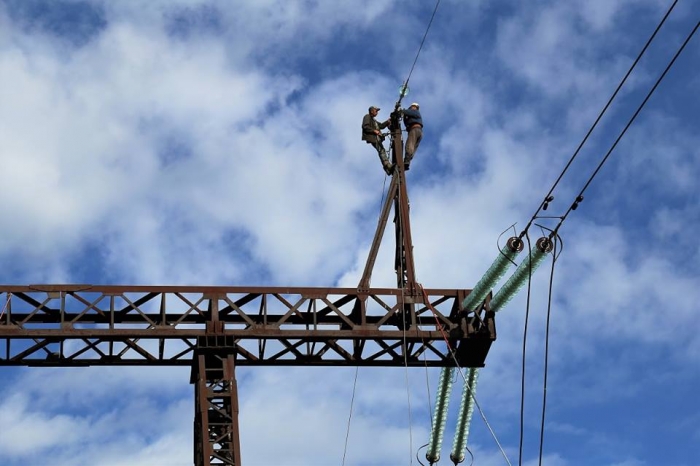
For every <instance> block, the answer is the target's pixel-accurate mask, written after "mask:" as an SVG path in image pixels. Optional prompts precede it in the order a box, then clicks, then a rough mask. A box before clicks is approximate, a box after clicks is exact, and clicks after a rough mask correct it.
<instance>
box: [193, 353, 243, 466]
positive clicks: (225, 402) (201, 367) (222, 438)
mask: <svg viewBox="0 0 700 466" xmlns="http://www.w3.org/2000/svg"><path fill="white" fill-rule="evenodd" d="M193 364H194V365H195V367H194V368H193V370H194V374H193V375H194V376H195V380H194V384H195V415H194V464H195V465H196V466H219V465H222V466H241V448H240V440H239V429H238V386H237V382H236V376H235V356H234V355H233V354H228V355H225V354H224V355H222V354H216V353H214V352H205V353H200V354H198V355H197V356H196V357H195V360H194V361H193Z"/></svg>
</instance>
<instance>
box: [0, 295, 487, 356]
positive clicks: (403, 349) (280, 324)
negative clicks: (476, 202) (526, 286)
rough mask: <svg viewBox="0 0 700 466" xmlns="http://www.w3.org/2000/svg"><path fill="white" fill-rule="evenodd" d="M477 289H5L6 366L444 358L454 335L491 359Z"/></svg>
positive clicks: (0, 334) (2, 349)
mask: <svg viewBox="0 0 700 466" xmlns="http://www.w3.org/2000/svg"><path fill="white" fill-rule="evenodd" d="M467 293H468V290H446V289H440V290H426V294H427V296H428V298H429V300H430V303H429V304H430V305H429V306H428V303H424V302H423V297H422V296H403V295H402V294H401V293H400V291H398V290H396V289H371V290H368V291H367V292H358V291H357V290H355V289H349V288H264V287H144V286H131V287H129V286H72V285H65V286H61V285H53V286H49V285H45V286H0V303H4V307H5V310H4V313H3V315H2V317H1V318H0V365H30V366H32V365H40V366H84V365H163V366H179V365H183V366H184V365H190V364H191V363H192V357H193V354H194V351H195V349H196V348H197V347H202V346H206V347H212V346H218V347H226V348H229V350H230V352H231V353H233V354H235V355H236V364H237V365H363V366H396V365H404V363H405V362H407V363H408V365H410V366H418V365H419V366H423V365H425V364H427V365H429V366H445V365H451V364H453V361H451V356H450V355H449V353H448V350H447V346H446V345H445V344H444V335H449V338H450V340H452V344H453V345H454V346H455V347H456V348H458V349H459V351H458V355H459V357H460V359H461V361H460V364H463V365H465V366H481V365H483V358H484V357H485V355H486V354H485V352H483V351H477V352H476V353H474V352H473V351H472V350H470V349H469V348H468V347H469V346H474V347H475V348H476V347H477V346H479V345H481V346H483V345H490V343H491V341H493V339H495V327H494V325H493V318H492V317H488V316H486V315H483V316H480V317H479V318H470V319H469V320H468V319H467V318H466V316H461V315H460V313H459V312H458V310H459V303H460V302H461V300H462V299H463V297H464V296H465V295H466V294H467ZM408 304H410V305H408ZM407 308H409V309H411V310H410V311H406V310H405V309H407ZM431 308H432V309H435V312H436V314H433V311H432V310H431ZM477 317H478V316H477ZM404 320H405V322H406V325H405V330H404V324H403V322H404ZM404 342H405V343H406V344H404ZM487 350H488V347H487V348H486V351H487ZM472 353H473V354H472ZM404 356H405V358H404ZM482 356H483V357H482Z"/></svg>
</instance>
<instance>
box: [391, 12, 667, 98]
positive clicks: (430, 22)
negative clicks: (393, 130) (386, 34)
mask: <svg viewBox="0 0 700 466" xmlns="http://www.w3.org/2000/svg"><path fill="white" fill-rule="evenodd" d="M676 1H677V0H676ZM439 6H440V0H437V2H436V3H435V8H434V9H433V14H432V16H431V17H430V21H429V22H428V27H427V28H425V34H423V39H422V40H421V41H420V46H419V47H418V52H417V53H416V58H415V59H414V60H413V65H411V70H410V71H409V72H408V77H407V78H406V81H404V83H403V86H402V87H401V93H400V94H399V100H398V102H396V108H399V107H400V106H401V100H402V99H403V97H404V93H405V92H404V91H405V90H406V89H408V81H410V80H411V75H412V74H413V69H414V68H415V67H416V62H417V61H418V57H419V56H420V52H421V50H422V49H423V44H424V43H425V38H426V37H428V31H430V26H432V25H433V19H435V13H437V9H438V7H439Z"/></svg>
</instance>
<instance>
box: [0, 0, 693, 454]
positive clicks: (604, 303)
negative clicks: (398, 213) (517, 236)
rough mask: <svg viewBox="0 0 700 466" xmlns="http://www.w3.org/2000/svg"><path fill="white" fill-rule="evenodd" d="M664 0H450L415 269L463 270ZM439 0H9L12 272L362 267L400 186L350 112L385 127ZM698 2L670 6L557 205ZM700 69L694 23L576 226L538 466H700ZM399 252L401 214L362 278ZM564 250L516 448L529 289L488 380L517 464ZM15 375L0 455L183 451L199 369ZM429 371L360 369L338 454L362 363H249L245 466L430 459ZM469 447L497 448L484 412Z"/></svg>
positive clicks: (561, 162)
mask: <svg viewBox="0 0 700 466" xmlns="http://www.w3.org/2000/svg"><path fill="white" fill-rule="evenodd" d="M671 3H672V2H671V1H670V0H615V1H613V0H586V1H584V0H572V1H567V2H562V1H555V0H551V1H550V0H534V1H530V2H520V1H517V0H512V1H511V0H493V1H485V0H442V1H441V3H440V5H439V8H438V10H437V13H436V15H435V18H434V21H433V24H432V27H431V29H430V31H429V34H428V36H427V39H426V41H425V45H424V46H423V49H422V52H421V54H420V56H419V59H418V61H417V63H416V67H415V70H414V72H413V74H412V76H411V79H410V83H409V87H410V93H409V95H408V96H407V97H406V99H407V100H409V101H411V102H413V101H416V102H419V103H420V109H421V112H422V115H423V120H424V124H425V126H424V137H423V141H422V142H421V145H420V148H419V149H418V151H417V153H416V156H415V158H414V160H413V162H412V164H411V170H410V171H409V172H408V173H407V180H408V181H407V182H408V190H409V195H410V200H411V225H412V232H413V242H414V255H415V266H416V275H417V278H418V281H419V282H421V283H422V284H423V285H424V286H425V287H426V288H471V287H473V286H474V284H475V283H476V282H477V280H478V279H479V278H480V277H481V275H482V274H483V273H484V272H485V270H486V269H487V268H488V266H489V265H490V264H491V262H492V261H493V259H494V258H495V257H496V256H497V254H498V249H497V248H498V246H497V244H498V239H499V235H501V233H502V232H503V231H504V230H507V229H508V228H509V227H510V226H511V225H513V224H515V227H514V228H515V230H517V231H518V232H519V231H520V230H521V229H522V228H524V226H525V225H526V224H527V222H528V221H529V220H530V218H531V216H532V215H533V214H534V213H535V210H536V209H537V207H538V205H539V204H540V202H541V201H542V199H543V198H544V196H545V194H546V193H547V191H548V190H549V188H550V187H551V186H552V184H553V183H554V181H555V180H556V179H557V177H558V176H559V174H560V173H561V171H562V169H563V168H564V166H565V165H566V163H567V161H568V160H569V158H570V157H571V155H572V154H573V153H574V151H575V149H576V147H577V146H578V144H579V142H580V141H581V140H582V138H583V136H584V135H585V134H586V132H587V131H588V129H589V128H590V126H591V124H592V123H593V121H594V120H595V118H596V116H597V115H598V113H599V112H600V110H601V109H602V108H603V106H604V105H605V103H606V102H607V100H608V98H609V97H610V95H611V94H612V93H613V91H614V89H615V87H616V86H617V84H618V82H619V81H620V80H621V78H622V77H623V76H624V74H625V72H626V71H627V70H628V68H629V67H630V65H631V64H632V62H633V61H634V59H635V57H636V56H637V54H638V53H639V51H640V50H641V49H642V46H643V45H644V43H645V42H646V40H647V39H648V38H649V36H650V35H651V33H652V32H653V30H654V28H655V27H656V25H657V24H658V22H659V21H660V19H661V18H662V17H663V15H664V13H665V12H666V11H667V9H668V8H669V6H670V5H671ZM434 6H435V3H434V2H432V1H428V0H410V1H398V0H353V1H350V0H336V1H325V0H303V1H302V0H298V1H296V0H289V1H287V0H236V1H206V0H149V1H147V2H146V1H136V0H120V1H107V0H53V1H49V0H0V167H1V168H0V186H1V187H2V189H0V193H1V194H0V227H2V231H3V234H2V235H0V263H2V265H3V266H2V268H0V283H4V284H31V283H93V284H123V285H130V284H143V285H184V284H189V285H236V286H254V285H261V286H324V287H336V286H342V287H345V286H347V287H355V286H356V285H357V283H358V282H359V277H360V275H361V273H362V269H363V267H364V262H365V260H366V258H367V252H368V249H369V245H370V243H371V241H372V237H373V233H374V229H375V226H376V221H377V217H378V215H379V211H380V207H381V199H382V195H383V190H385V189H386V187H387V186H388V182H387V180H386V179H385V175H384V172H383V170H382V168H381V165H380V163H379V160H378V158H377V156H376V153H375V152H374V150H373V149H372V148H371V147H370V146H368V145H367V144H365V143H364V142H363V141H361V139H360V135H361V134H360V133H361V132H360V125H361V120H362V117H363V116H364V114H366V113H367V108H368V107H369V106H370V105H375V106H379V107H381V108H382V110H381V112H380V115H379V118H380V119H382V118H385V117H388V114H389V110H390V108H392V107H393V104H394V102H395V101H396V100H397V97H398V89H399V86H400V85H401V83H402V82H404V80H405V79H406V77H407V75H408V72H409V70H410V67H411V64H412V63H413V60H414V58H415V56H416V52H417V50H418V47H419V45H420V42H421V39H422V37H423V34H424V32H425V28H426V26H427V24H428V21H429V19H430V17H431V14H432V12H433V8H434ZM698 20H700V3H698V2H695V1H692V0H680V1H679V2H678V4H677V6H676V7H675V8H674V10H673V12H672V13H671V15H670V17H669V19H668V20H667V22H666V23H665V25H664V26H663V28H662V29H661V31H660V32H659V35H658V37H657V38H656V39H655V40H654V42H653V43H652V45H651V46H650V48H649V50H648V51H647V53H646V54H645V55H644V57H643V58H642V59H641V61H640V62H639V64H638V65H637V68H636V69H635V71H634V73H633V74H632V75H631V76H630V78H629V80H628V82H627V84H626V85H625V87H624V88H623V89H622V91H621V92H620V94H619V96H618V98H617V99H616V100H615V102H614V103H613V105H612V106H611V107H610V109H609V110H608V112H607V113H606V115H605V116H604V117H603V119H602V120H601V122H600V124H599V126H598V128H597V129H596V130H595V131H594V132H593V133H592V135H591V137H590V139H589V141H588V142H587V143H586V145H584V147H583V149H582V150H581V152H580V153H579V155H578V156H577V158H576V159H575V161H574V163H573V164H572V165H571V167H570V169H569V170H568V171H567V173H566V175H565V176H564V177H563V178H562V180H561V182H560V183H559V185H558V186H557V188H556V189H555V191H554V196H555V199H554V201H553V202H552V203H551V204H550V206H549V209H548V210H547V211H546V214H547V215H552V216H561V215H562V214H563V213H564V212H565V211H566V210H567V209H568V207H569V206H570V205H571V202H572V201H573V199H574V198H575V197H576V195H577V194H578V192H579V191H580V190H581V188H582V187H583V185H584V183H585V182H586V181H587V180H588V178H589V176H590V175H591V174H592V172H593V170H594V169H595V167H596V166H597V165H598V163H599V162H600V160H601V158H602V157H603V155H604V154H605V153H606V152H607V150H608V149H609V148H610V146H611V145H612V143H613V142H614V140H615V138H616V137H617V136H618V134H619V133H620V131H621V130H622V129H623V128H624V126H625V124H626V123H627V121H628V120H629V118H630V117H631V116H632V114H633V113H634V111H635V110H636V109H637V107H638V105H639V104H640V103H641V102H642V100H643V99H644V97H645V96H646V94H647V92H648V90H649V89H650V88H651V86H652V85H653V84H654V82H655V81H656V79H657V77H658V76H659V75H660V74H661V72H662V71H663V69H664V68H665V66H666V64H667V63H668V61H669V60H670V58H671V57H672V56H673V54H674V53H675V52H676V51H677V50H678V48H679V47H680V45H681V44H682V42H683V40H684V39H685V37H686V35H687V34H688V33H689V32H690V31H691V30H692V28H693V27H694V26H695V24H696V23H697V22H698ZM699 59H700V37H694V38H693V39H692V40H691V41H690V43H689V44H688V46H687V47H686V49H685V51H684V52H683V53H682V54H681V56H680V57H679V58H678V60H677V62H676V64H675V65H674V66H673V68H672V69H671V70H670V72H669V73H668V75H667V76H666V78H665V79H664V80H663V82H662V83H661V84H660V85H659V87H658V88H657V89H656V91H655V93H654V94H653V96H652V97H651V98H650V100H649V101H648V103H647V105H646V107H645V108H644V109H643V111H642V112H641V113H640V114H639V117H638V118H637V119H636V121H635V122H634V123H633V124H632V125H631V127H630V128H629V130H628V131H627V133H626V135H625V136H624V137H623V138H622V140H621V141H620V143H619V144H618V146H617V147H616V149H615V151H614V152H613V153H612V155H611V156H610V158H609V159H608V161H607V162H606V164H605V165H604V166H603V168H602V170H601V171H600V173H599V174H598V176H596V178H595V179H594V181H593V183H592V184H591V185H590V187H589V188H588V190H587V191H586V193H585V199H584V201H583V202H582V203H581V205H580V206H579V207H578V209H577V210H575V211H573V212H572V213H571V214H570V215H569V217H568V218H567V219H566V221H565V222H564V224H563V225H562V228H561V230H560V234H561V237H562V240H563V245H564V248H563V250H561V254H560V256H559V259H558V260H557V261H556V264H555V267H554V279H553V292H552V312H551V327H550V339H549V365H548V387H547V417H546V424H545V431H544V433H545V436H544V448H543V458H542V464H545V465H548V466H579V465H603V466H647V465H660V464H663V465H668V466H691V465H698V464H700V427H699V426H700V401H698V398H697V392H698V389H700V371H699V370H698V367H700V336H699V333H698V331H697V329H698V325H699V324H700V322H699V320H698V314H697V303H698V302H700V288H699V287H698V283H700V281H699V279H700V266H699V265H698V264H700V246H698V242H697V241H695V240H693V239H692V238H693V237H692V235H691V233H692V232H693V231H697V230H698V228H700V210H699V209H698V204H699V201H700V188H699V187H698V183H697V181H696V180H697V179H698V178H700V157H699V156H700V149H698V148H699V147H700V136H699V135H698V131H697V125H698V120H699V117H700V99H698V95H700V78H698V74H697V69H698V66H697V64H698V62H699ZM538 223H539V224H541V225H543V226H545V227H549V228H551V227H553V226H554V225H555V224H556V221H555V220H552V219H541V220H539V221H538ZM388 230H391V229H388ZM529 234H530V237H531V238H532V240H533V241H534V240H535V239H536V238H537V237H539V236H541V234H542V230H541V229H540V228H539V227H535V226H533V227H532V228H531V230H530V231H529ZM502 241H503V239H502ZM392 266H393V238H392V237H391V234H389V235H387V237H386V238H385V240H384V243H383V247H382V249H381V250H380V254H379V258H378V260H377V265H376V269H375V273H374V275H373V282H372V285H373V286H376V287H381V286H392V285H393V284H394V283H395V275H394V273H393V270H392ZM550 270H551V261H547V262H545V264H544V265H543V266H542V268H541V269H540V270H539V271H538V272H537V273H536V274H535V276H534V277H533V281H532V288H531V299H530V320H529V326H528V338H527V353H526V354H527V363H526V372H525V374H526V375H525V387H526V390H525V410H524V436H523V455H522V457H519V440H520V429H519V424H520V396H521V395H520V393H521V391H520V386H521V361H522V346H523V340H522V338H523V326H524V322H525V310H526V293H525V292H521V293H520V294H519V295H518V296H517V297H516V298H515V299H514V300H513V301H512V302H511V303H510V304H509V305H508V306H507V307H506V308H505V309H503V311H501V312H500V313H499V314H498V316H497V329H498V339H497V341H496V342H495V343H494V345H493V346H492V349H491V351H490V354H489V356H488V358H487V360H486V367H485V368H483V369H482V370H481V374H480V379H479V385H478V389H477V399H478V401H479V404H480V406H481V407H482V409H483V412H484V414H485V416H486V418H487V419H488V421H489V424H490V425H491V427H492V428H493V430H494V432H495V434H496V436H497V438H498V440H499V442H500V443H501V444H502V445H503V448H504V450H505V452H506V454H507V456H508V458H509V459H510V461H511V463H512V464H517V463H519V462H520V464H523V465H527V466H532V465H536V464H538V463H539V436H540V431H539V426H540V416H541V409H542V393H543V390H542V381H543V369H544V344H545V318H546V311H547V295H548V285H549V278H550V277H549V272H550ZM0 374H2V375H1V376H0V464H3V465H7V466H15V465H24V466H27V465H29V466H32V465H37V466H38V465H55V466H60V465H87V464H90V465H100V466H107V465H109V466H116V465H124V466H126V465H130V466H132V465H137V466H139V465H143V466H146V465H148V466H152V465H168V466H170V465H188V464H192V418H193V404H194V401H193V397H194V395H193V387H192V386H191V385H189V369H186V368H155V369H151V368H149V369H144V368H138V367H131V368H129V367H94V368H82V369H78V368H52V369H41V368H7V367H5V368H2V369H0ZM438 375H439V372H438V370H437V369H435V370H433V369H431V370H428V371H426V370H424V369H418V368H413V369H410V370H408V371H406V370H405V369H403V368H391V369H390V368H360V369H359V371H358V373H357V386H356V391H355V402H354V407H353V411H352V419H351V422H350V429H349V435H348V442H347V448H345V438H346V433H347V432H348V418H349V415H350V400H351V398H352V395H353V382H354V379H355V368H352V367H332V368H303V367H296V368H291V367H285V368H260V367H241V368H239V369H238V370H237V378H238V383H239V398H240V409H241V411H240V428H241V432H240V438H241V455H242V462H243V464H245V465H246V466H254V465H257V466H264V465H272V464H274V465H339V464H342V463H343V456H344V451H345V463H344V464H346V465H356V466H370V465H407V464H408V465H418V464H419V463H418V461H417V459H416V454H417V451H418V449H419V447H420V446H421V445H423V444H425V443H427V440H428V435H429V431H430V411H431V409H432V408H431V405H432V403H434V400H433V399H431V397H434V394H435V390H436V386H437V381H438ZM461 386H462V383H461V381H460V380H459V379H458V380H457V381H456V382H455V390H454V393H453V400H452V401H453V402H452V404H451V405H450V413H449V417H448V425H447V432H446V435H445V441H444V444H443V450H442V457H443V459H442V460H441V462H440V463H439V464H441V465H447V464H451V463H450V461H449V451H450V447H451V444H452V433H453V430H454V424H455V421H456V416H457V408H458V406H457V404H458V398H459V394H460V392H461ZM428 392H430V393H428ZM469 446H470V449H471V450H472V452H473V455H474V464H476V465H480V466H491V465H502V464H507V463H506V460H505V459H504V458H503V456H502V455H501V453H500V451H499V449H498V447H497V445H496V443H495V441H494V439H493V437H492V436H491V434H490V433H489V430H488V429H487V427H486V425H485V423H484V422H483V420H482V419H481V417H480V416H479V415H478V414H475V415H474V420H473V423H472V432H471V436H470V440H469ZM420 454H421V456H419V458H421V459H422V458H423V457H422V455H423V454H424V450H421V451H420ZM519 460H520V461H519ZM468 461H469V459H468V460H467V463H464V464H468ZM423 462H425V460H423Z"/></svg>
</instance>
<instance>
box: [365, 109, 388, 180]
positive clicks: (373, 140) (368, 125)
mask: <svg viewBox="0 0 700 466" xmlns="http://www.w3.org/2000/svg"><path fill="white" fill-rule="evenodd" d="M379 110H380V109H379V107H375V106H372V107H370V108H369V113H368V114H367V115H365V117H364V118H363V119H362V140H363V141H366V142H367V144H371V145H372V146H373V147H374V148H375V149H376V150H377V154H378V155H379V160H381V162H382V167H384V171H385V172H386V174H387V175H390V176H391V172H392V171H393V170H392V169H393V167H392V166H391V163H390V162H389V158H388V157H387V155H386V150H385V149H384V144H383V141H384V136H383V135H382V131H381V130H383V129H384V128H386V127H387V126H389V123H390V122H391V120H386V121H384V122H382V123H379V122H378V121H377V120H376V117H377V114H379Z"/></svg>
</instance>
